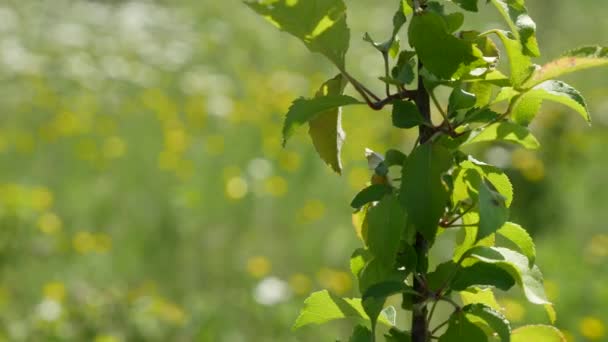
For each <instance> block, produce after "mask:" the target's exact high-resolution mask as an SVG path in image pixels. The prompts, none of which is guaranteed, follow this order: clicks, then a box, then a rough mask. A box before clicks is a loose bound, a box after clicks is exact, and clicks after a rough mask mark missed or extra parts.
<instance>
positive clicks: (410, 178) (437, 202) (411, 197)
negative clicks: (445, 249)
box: [399, 144, 452, 240]
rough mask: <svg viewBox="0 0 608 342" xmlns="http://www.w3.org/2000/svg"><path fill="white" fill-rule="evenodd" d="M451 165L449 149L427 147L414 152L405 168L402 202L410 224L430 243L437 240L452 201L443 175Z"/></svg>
mask: <svg viewBox="0 0 608 342" xmlns="http://www.w3.org/2000/svg"><path fill="white" fill-rule="evenodd" d="M451 166H452V156H451V154H450V152H449V151H448V150H447V149H445V148H443V147H441V146H440V145H431V144H423V145H420V146H418V147H417V148H416V149H415V150H414V151H413V152H412V154H411V155H410V156H409V157H408V159H407V161H406V163H405V167H404V168H403V169H402V177H401V192H400V194H399V195H400V201H401V203H402V205H403V207H404V208H405V211H406V212H407V213H408V220H409V222H410V223H411V224H412V225H413V226H414V227H415V229H416V231H418V232H420V233H422V235H424V237H425V238H426V239H427V240H433V239H434V238H435V233H436V232H437V227H438V222H439V219H440V218H441V216H442V215H443V212H444V209H445V206H446V202H447V201H448V192H447V189H446V188H445V186H444V185H443V182H442V180H441V176H442V174H444V173H445V172H446V171H448V169H449V168H450V167H451Z"/></svg>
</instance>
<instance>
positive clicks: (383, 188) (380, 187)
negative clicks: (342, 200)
mask: <svg viewBox="0 0 608 342" xmlns="http://www.w3.org/2000/svg"><path fill="white" fill-rule="evenodd" d="M392 192H393V188H392V187H391V186H390V185H386V184H372V185H370V186H368V187H367V188H365V189H363V190H361V192H359V193H358V194H357V195H356V196H355V198H353V200H352V202H351V203H350V206H351V207H353V208H354V209H359V208H361V207H362V206H364V205H365V204H367V203H370V202H376V201H380V200H381V199H382V197H384V195H388V194H391V193H392Z"/></svg>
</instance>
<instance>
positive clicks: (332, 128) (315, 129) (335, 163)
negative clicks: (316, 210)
mask: <svg viewBox="0 0 608 342" xmlns="http://www.w3.org/2000/svg"><path fill="white" fill-rule="evenodd" d="M345 86H346V81H345V80H344V79H343V78H342V75H341V74H338V75H337V76H336V77H334V78H332V79H330V80H329V81H327V82H325V83H324V84H323V85H322V86H321V88H320V89H319V91H318V92H317V94H316V95H315V98H323V97H326V96H340V95H342V92H343V91H344V87H345ZM308 134H309V135H310V137H311V139H312V143H313V145H314V146H315V149H316V150H317V153H319V156H320V157H321V159H323V160H324V161H325V162H326V163H327V164H328V165H329V166H330V167H331V168H332V169H333V170H334V171H335V172H336V173H338V174H341V173H342V161H341V160H340V152H341V151H342V144H343V143H344V139H345V134H344V131H343V130H342V108H340V107H337V108H332V109H329V110H327V111H324V112H320V113H318V114H317V115H316V116H314V117H313V118H311V119H310V120H309V121H308Z"/></svg>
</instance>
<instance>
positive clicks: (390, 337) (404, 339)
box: [384, 327, 412, 342]
mask: <svg viewBox="0 0 608 342" xmlns="http://www.w3.org/2000/svg"><path fill="white" fill-rule="evenodd" d="M384 337H385V339H386V342H411V341H412V335H411V334H410V332H409V331H401V330H399V329H397V328H395V327H393V328H391V329H390V330H389V331H388V334H384Z"/></svg>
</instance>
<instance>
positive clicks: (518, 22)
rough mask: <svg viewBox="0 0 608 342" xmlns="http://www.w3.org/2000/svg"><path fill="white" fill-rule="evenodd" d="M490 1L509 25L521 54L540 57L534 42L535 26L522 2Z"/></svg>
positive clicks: (515, 0) (536, 43) (518, 0)
mask: <svg viewBox="0 0 608 342" xmlns="http://www.w3.org/2000/svg"><path fill="white" fill-rule="evenodd" d="M491 1H492V3H493V4H494V6H496V8H497V9H498V12H500V14H501V15H502V16H503V18H504V19H505V21H506V22H507V24H508V25H509V28H510V29H511V31H512V32H513V34H514V35H515V37H516V39H517V40H519V41H520V42H521V45H522V47H523V53H524V54H525V55H526V56H532V57H538V56H540V51H539V49H538V42H537V41H536V24H535V23H534V21H533V20H532V18H530V16H529V15H528V10H527V9H526V7H525V6H524V2H523V0H491Z"/></svg>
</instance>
